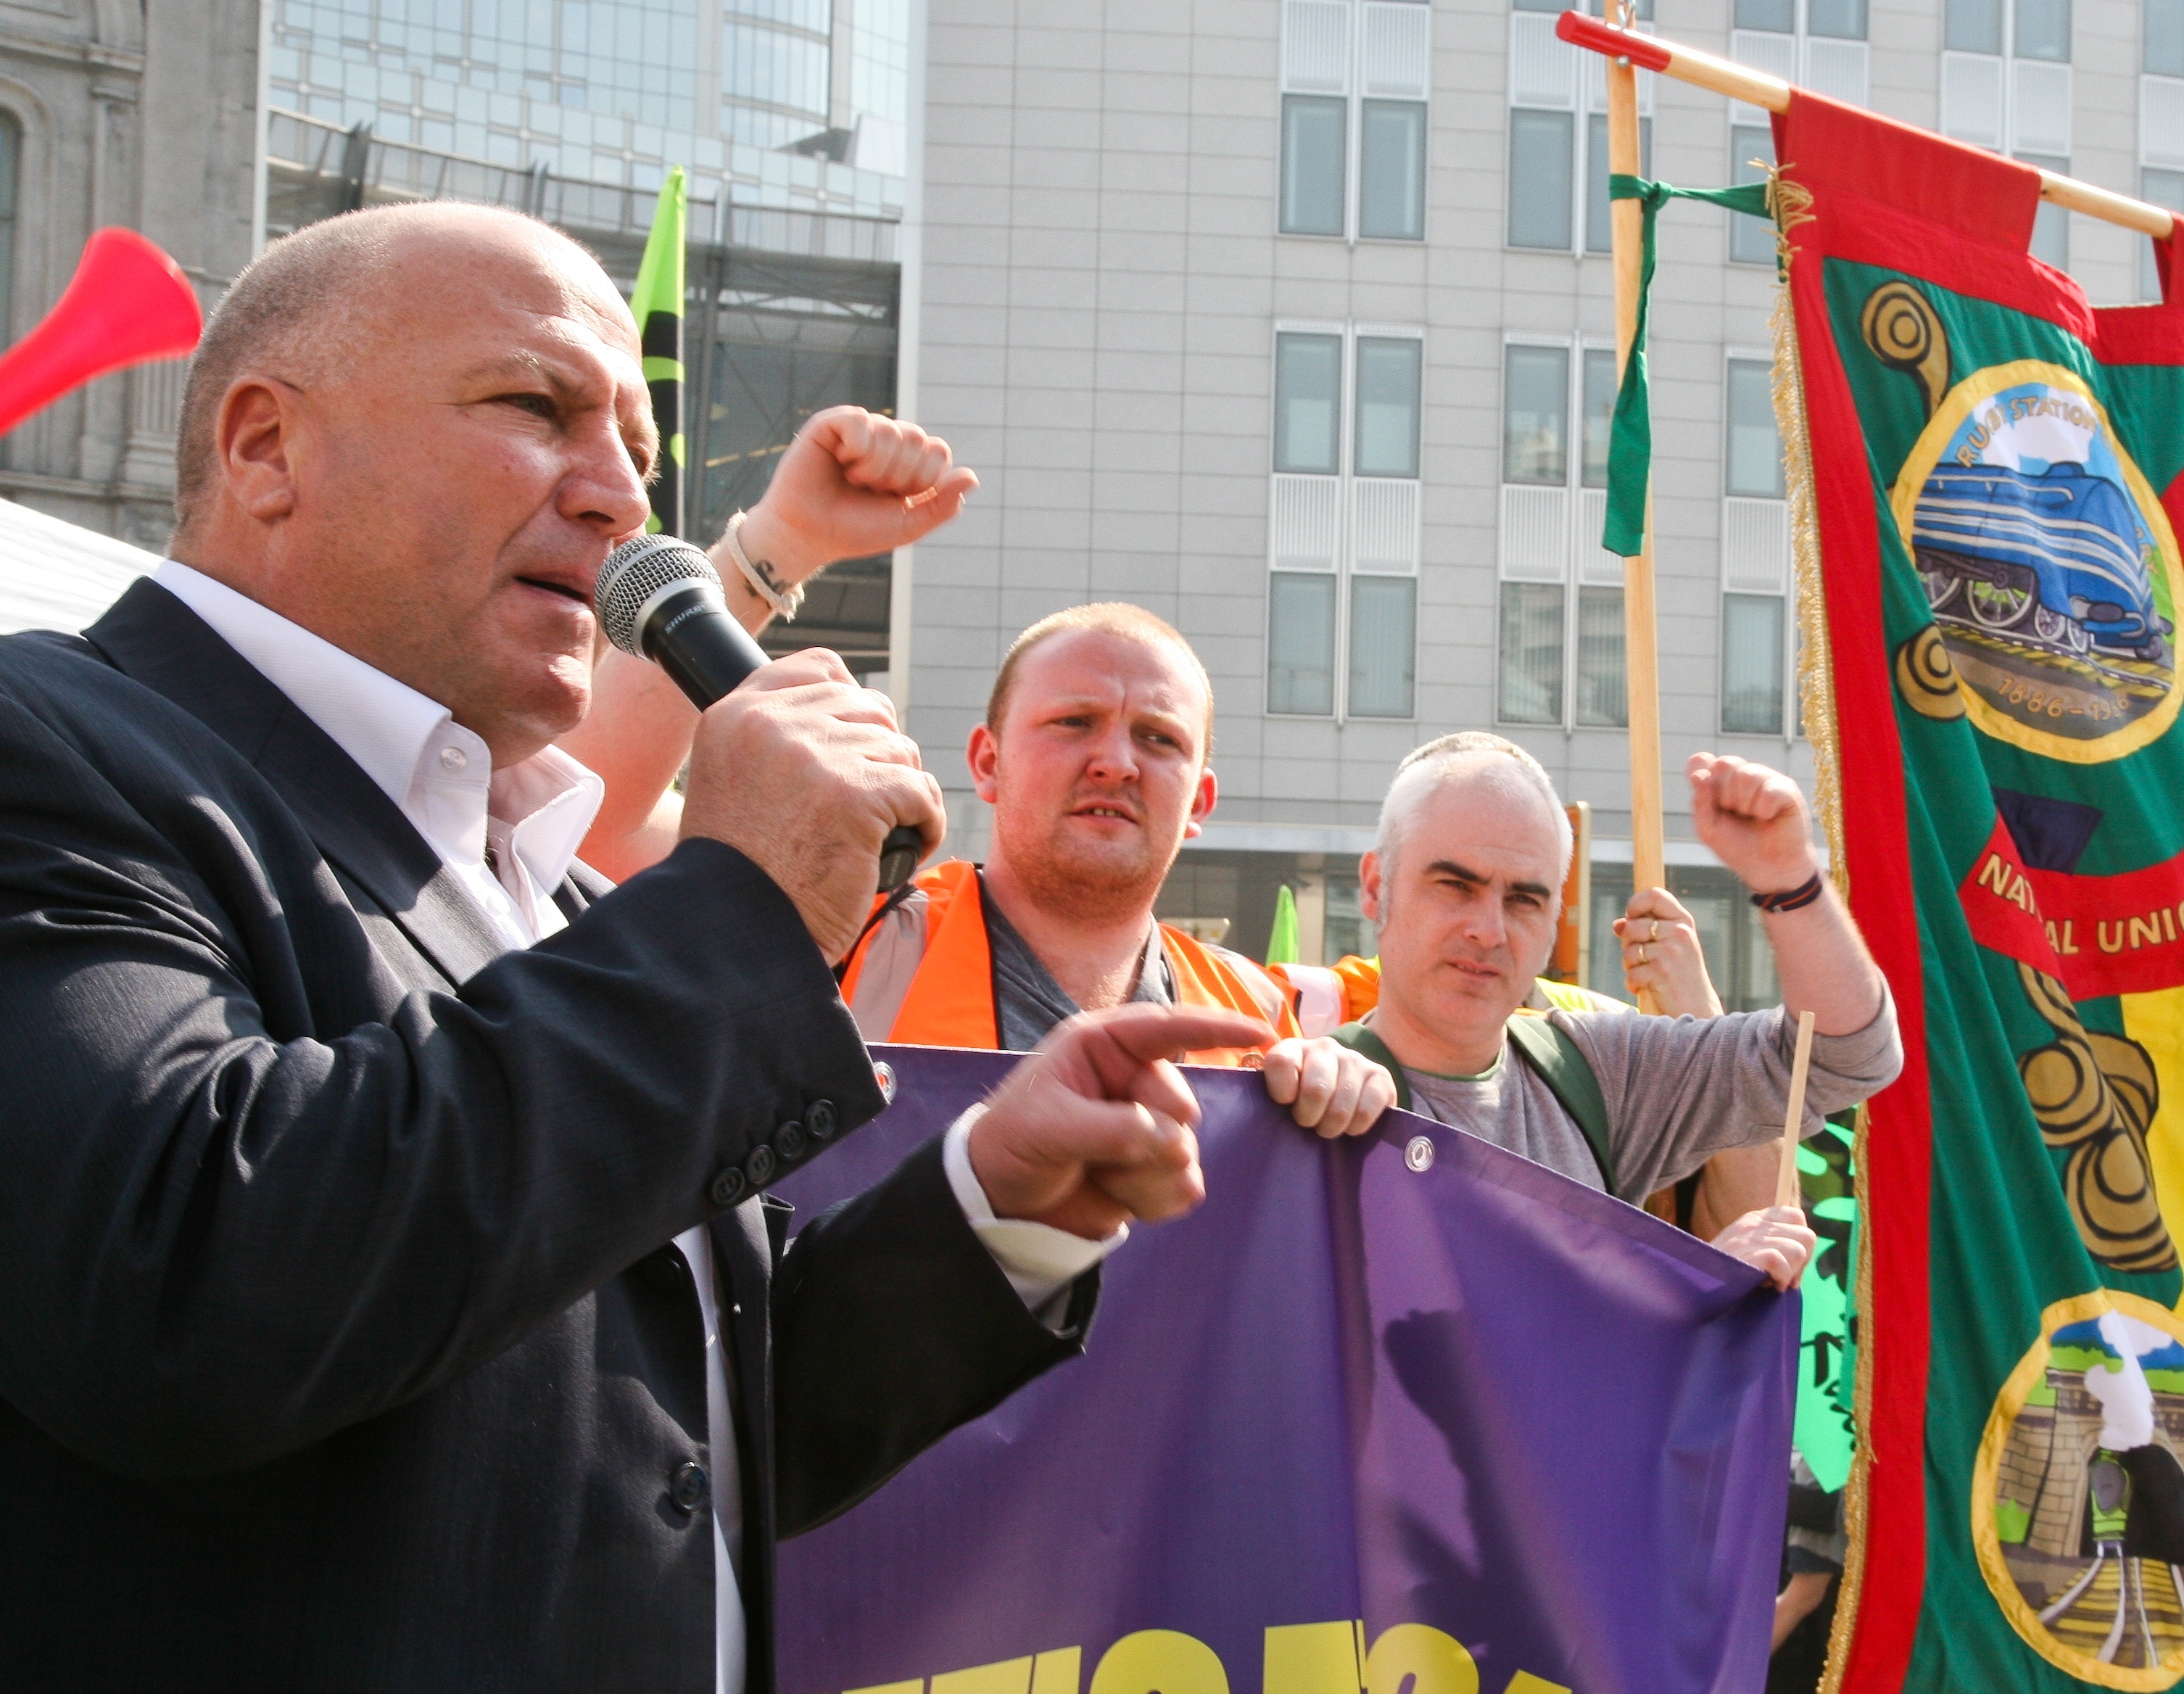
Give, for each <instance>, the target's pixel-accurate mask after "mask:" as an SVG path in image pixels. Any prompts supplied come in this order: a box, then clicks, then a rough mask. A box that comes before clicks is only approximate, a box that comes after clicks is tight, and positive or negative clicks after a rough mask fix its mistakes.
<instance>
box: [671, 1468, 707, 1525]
mask: <svg viewBox="0 0 2184 1694" xmlns="http://www.w3.org/2000/svg"><path fill="white" fill-rule="evenodd" d="M667 1497H668V1498H669V1499H670V1500H671V1501H673V1502H675V1509H676V1510H677V1511H678V1512H694V1511H696V1510H697V1509H698V1508H699V1507H700V1506H702V1505H704V1504H705V1466H703V1465H702V1464H699V1463H696V1462H695V1461H694V1460H689V1459H686V1460H684V1461H683V1462H682V1463H681V1464H678V1465H677V1466H676V1467H675V1468H674V1470H673V1471H671V1473H670V1474H669V1475H668V1478H667Z"/></svg>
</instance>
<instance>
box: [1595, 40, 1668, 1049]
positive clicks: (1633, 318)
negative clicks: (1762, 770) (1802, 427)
mask: <svg viewBox="0 0 2184 1694" xmlns="http://www.w3.org/2000/svg"><path fill="white" fill-rule="evenodd" d="M1617 9H1618V10H1619V13H1621V14H1623V20H1624V21H1625V22H1628V21H1629V13H1630V7H1629V3H1628V0H1623V3H1622V4H1620V5H1619V7H1618V8H1617ZM1607 168H1608V169H1609V170H1612V171H1613V172H1615V173H1616V174H1617V175H1618V176H1642V175H1644V174H1645V159H1644V154H1643V150H1642V148H1641V146H1640V142H1639V132H1638V73H1637V70H1635V68H1634V67H1633V66H1632V64H1631V63H1630V60H1629V59H1609V60H1608V61H1607ZM1608 216H1609V219H1610V227H1611V230H1612V232H1613V242H1614V261H1615V374H1616V376H1617V377H1618V379H1620V378H1621V376H1622V374H1623V367H1624V365H1628V364H1629V363H1630V343H1631V342H1632V341H1633V340H1634V339H1635V337H1636V335H1637V333H1638V292H1639V288H1640V287H1641V281H1642V277H1643V268H1644V264H1645V256H1644V252H1643V243H1644V239H1645V236H1644V223H1643V217H1644V215H1643V214H1642V213H1641V211H1640V210H1639V207H1638V203H1637V202H1636V201H1635V200H1617V201H1615V202H1613V203H1612V204H1611V205H1610V207H1609V209H1608ZM1654 629H1655V625H1654V615H1653V490H1652V485H1651V483H1650V482H1649V483H1648V484H1647V487H1646V531H1645V535H1644V538H1643V539H1642V542H1641V545H1640V548H1639V551H1638V556H1637V557H1636V558H1635V559H1626V560H1624V561H1623V675H1624V699H1625V700H1626V702H1627V710H1628V712H1629V716H1630V886H1631V887H1632V889H1634V890H1635V889H1650V888H1659V887H1663V886H1664V885H1665V884H1666V883H1667V881H1668V874H1667V871H1666V868H1665V867H1664V865H1663V847H1662V819H1661V683H1660V666H1659V653H1658V647H1657V644H1656V640H1655V633H1654ZM1638 1004H1639V1007H1640V1009H1641V1011H1658V1010H1659V1009H1660V1008H1659V1007H1658V1006H1657V1005H1656V1004H1655V1003H1654V1000H1653V996H1652V994H1651V993H1650V992H1644V991H1641V993H1640V995H1639V997H1638Z"/></svg>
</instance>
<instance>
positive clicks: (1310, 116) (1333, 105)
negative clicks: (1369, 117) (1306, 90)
mask: <svg viewBox="0 0 2184 1694" xmlns="http://www.w3.org/2000/svg"><path fill="white" fill-rule="evenodd" d="M1349 105H1350V103H1349V102H1348V101H1346V100H1330V99H1328V98H1325V97H1324V96H1323V95H1317V94H1284V95H1283V96H1282V233H1283V234H1284V235H1325V236H1339V235H1340V234H1341V233H1342V178H1343V168H1342V156H1343V151H1344V145H1343V144H1344V142H1346V141H1347V139H1348V131H1349V116H1350V112H1349Z"/></svg>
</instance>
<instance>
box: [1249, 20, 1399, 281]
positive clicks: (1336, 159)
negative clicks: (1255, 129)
mask: <svg viewBox="0 0 2184 1694" xmlns="http://www.w3.org/2000/svg"><path fill="white" fill-rule="evenodd" d="M1432 75H1433V8H1432V7H1431V6H1430V5H1429V4H1428V3H1426V0H1284V6H1283V8H1282V168H1281V203H1280V220H1279V227H1280V229H1281V232H1282V233H1283V234H1284V235H1314V236H1341V237H1353V238H1356V239H1360V240H1367V241H1423V240H1424V239H1425V232H1426V229H1425V224H1426V187H1425V184H1426V101H1427V96H1428V94H1429V92H1430V89H1431V86H1432ZM1352 159H1355V160H1356V161H1357V164H1356V169H1355V176H1354V177H1353V176H1352V170H1351V160H1352Z"/></svg>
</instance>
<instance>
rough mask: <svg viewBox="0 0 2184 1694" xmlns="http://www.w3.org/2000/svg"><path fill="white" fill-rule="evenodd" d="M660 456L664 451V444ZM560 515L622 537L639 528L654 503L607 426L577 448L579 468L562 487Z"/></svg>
mask: <svg viewBox="0 0 2184 1694" xmlns="http://www.w3.org/2000/svg"><path fill="white" fill-rule="evenodd" d="M667 450H668V448H667V443H665V442H662V443H660V451H661V452H662V453H665V452H666V451H667ZM562 510H563V513H564V515H566V516H568V517H570V518H572V519H574V520H575V521H577V522H578V523H582V524H588V525H590V526H591V527H593V528H595V529H597V530H598V531H599V532H600V533H601V534H603V535H624V534H627V533H628V532H630V531H632V530H633V529H636V528H638V527H640V526H642V525H643V522H644V521H645V519H646V518H647V517H648V516H649V515H650V514H651V511H652V497H651V496H650V494H649V493H647V492H646V490H645V486H644V479H643V477H642V476H638V471H637V466H636V465H635V464H634V463H633V462H632V460H631V459H630V456H629V447H628V444H627V443H625V442H624V441H623V440H622V437H621V431H620V430H619V429H618V428H616V427H614V426H612V424H611V423H610V424H607V425H604V426H602V427H601V428H599V429H598V430H596V431H588V432H586V433H585V434H584V435H583V436H582V437H581V438H580V439H579V441H578V443H577V462H576V464H575V465H573V466H572V467H571V473H570V475H569V476H567V477H566V478H565V479H564V481H563V482H562Z"/></svg>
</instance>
